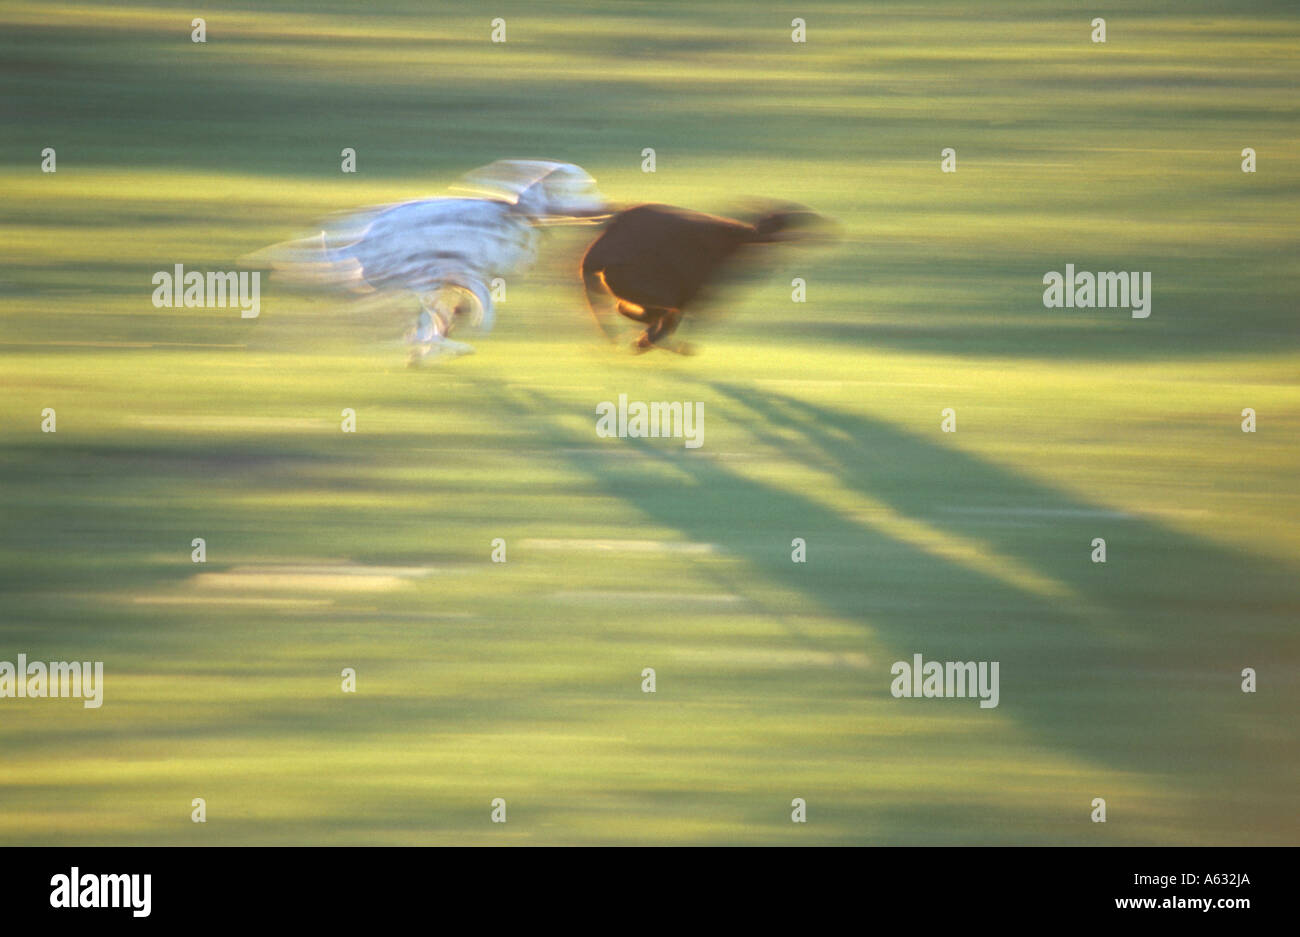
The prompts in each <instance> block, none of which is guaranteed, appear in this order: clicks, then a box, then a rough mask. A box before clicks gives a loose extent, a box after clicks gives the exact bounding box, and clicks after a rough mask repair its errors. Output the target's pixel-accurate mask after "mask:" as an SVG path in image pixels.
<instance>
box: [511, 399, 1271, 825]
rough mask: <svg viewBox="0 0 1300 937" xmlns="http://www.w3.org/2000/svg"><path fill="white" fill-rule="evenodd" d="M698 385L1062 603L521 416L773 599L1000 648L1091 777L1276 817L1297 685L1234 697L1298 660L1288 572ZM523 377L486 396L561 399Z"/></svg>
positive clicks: (853, 520) (814, 504)
mask: <svg viewBox="0 0 1300 937" xmlns="http://www.w3.org/2000/svg"><path fill="white" fill-rule="evenodd" d="M704 386H707V387H709V388H711V390H712V392H713V393H714V394H715V395H717V394H720V395H723V396H724V397H725V398H726V399H727V400H728V401H729V402H730V403H731V404H734V405H737V406H740V407H743V408H745V409H747V410H748V411H749V412H750V413H752V414H753V415H754V416H755V417H756V418H758V419H759V420H761V421H767V422H770V424H771V425H774V426H780V427H783V428H785V429H787V430H791V431H793V432H795V433H797V434H799V435H800V436H801V438H802V439H803V440H804V442H805V443H806V445H805V447H804V448H803V449H802V450H801V451H800V452H799V453H798V454H797V455H792V458H794V459H795V460H796V461H799V462H801V463H804V464H806V465H808V466H810V467H813V468H819V469H823V470H826V471H828V472H832V473H834V474H836V475H837V476H838V478H839V479H840V480H841V482H842V483H843V485H845V486H846V487H847V488H849V489H851V490H853V491H856V492H859V493H863V494H865V495H868V496H869V497H870V498H871V499H872V500H873V501H874V502H884V503H885V504H886V505H887V506H888V508H889V509H890V510H891V511H893V512H895V513H901V514H904V515H907V516H908V517H912V518H922V519H923V520H925V521H926V522H928V523H929V524H930V525H931V526H932V527H933V528H936V529H938V530H939V532H940V534H941V535H942V534H948V535H951V536H954V537H965V538H968V539H969V540H971V541H974V542H978V543H983V544H985V545H987V547H988V548H989V549H990V550H991V551H992V553H993V554H994V555H995V556H1003V557H1010V558H1012V559H1014V560H1015V561H1017V562H1018V563H1020V564H1022V565H1024V566H1027V567H1030V568H1032V569H1033V570H1035V571H1037V572H1038V573H1039V574H1040V575H1041V576H1042V577H1046V578H1047V579H1050V580H1052V581H1054V582H1056V583H1057V584H1058V585H1060V586H1061V587H1063V589H1064V590H1065V594H1068V595H1070V596H1071V597H1070V598H1068V599H1061V598H1053V597H1051V596H1045V595H1043V594H1040V592H1039V591H1036V590H1034V589H1028V588H1023V587H1021V586H1019V585H1017V583H1016V582H1015V581H1014V580H1013V579H1008V578H1007V577H1004V576H997V575H989V573H988V572H987V571H986V569H982V568H980V567H977V566H970V565H967V564H963V563H961V562H956V561H954V560H952V559H951V558H950V557H947V556H944V555H936V554H935V553H934V552H932V551H928V550H926V549H923V548H920V547H918V546H917V545H916V544H914V543H910V542H907V541H906V540H905V539H900V538H898V537H895V536H891V534H890V533H889V532H888V531H887V530H882V529H881V528H880V527H879V526H878V525H876V524H874V523H873V518H872V513H871V511H870V510H866V511H863V512H856V511H847V512H846V511H845V510H840V509H836V508H832V507H829V506H827V505H826V504H825V503H823V501H821V500H819V499H818V498H816V497H813V496H811V495H810V494H804V493H800V492H798V491H792V490H789V489H787V488H783V487H778V486H777V485H774V484H771V483H768V482H766V481H759V480H756V479H754V478H750V477H746V476H745V475H744V474H743V473H742V472H740V471H733V470H731V469H729V468H728V467H727V466H726V464H725V463H723V462H721V461H719V460H717V459H715V458H711V457H709V456H708V455H706V454H703V451H698V452H695V453H690V452H686V451H684V450H682V449H677V448H675V449H665V448H656V447H655V446H654V445H653V442H654V441H652V440H636V439H626V440H620V443H623V444H626V445H629V446H636V447H637V449H638V450H639V451H640V452H642V453H643V454H645V455H647V456H649V457H651V458H653V459H654V460H656V461H657V462H661V463H663V464H664V465H665V467H667V466H671V469H672V470H673V471H671V472H664V473H659V474H656V475H654V476H653V477H647V473H645V472H644V471H643V470H642V469H640V468H638V466H636V465H634V464H628V463H626V462H623V461H621V460H594V461H593V460H591V459H589V458H583V457H582V456H581V454H580V453H575V452H574V450H573V449H572V444H573V442H574V440H573V437H572V435H571V434H570V433H568V432H567V431H566V430H564V429H562V428H561V427H560V426H559V425H557V424H556V423H554V422H547V423H543V424H537V423H533V426H534V431H535V432H536V433H538V434H539V435H541V436H544V437H546V439H547V441H548V442H550V443H552V444H555V447H556V450H557V451H562V452H563V453H564V457H565V458H567V459H569V461H570V462H571V463H572V464H573V465H574V466H576V467H577V468H579V469H580V470H581V471H583V472H584V473H585V474H586V475H587V477H588V478H589V479H590V481H591V483H592V484H593V486H595V487H596V488H597V489H599V490H601V491H603V492H604V493H606V494H609V495H613V496H616V497H619V498H621V499H622V500H623V501H624V502H626V503H628V504H630V505H632V506H634V507H635V508H637V509H638V510H639V511H641V512H642V513H643V514H645V515H646V516H647V517H649V518H652V519H653V520H654V521H655V522H656V523H659V524H662V525H667V526H671V527H673V528H675V529H677V530H679V531H681V533H682V534H683V535H684V536H686V537H688V538H690V539H692V540H704V541H710V542H715V543H719V544H722V545H723V546H724V547H725V549H726V550H728V551H729V552H730V553H731V554H733V555H735V556H738V557H741V558H742V559H744V560H745V561H746V562H747V564H748V566H749V567H750V569H751V570H752V571H753V573H754V574H755V575H757V576H759V577H762V578H763V579H764V581H767V582H771V583H773V584H775V585H778V586H782V587H784V588H785V590H787V591H788V592H790V593H793V594H797V595H799V596H801V597H802V599H801V600H800V603H801V606H802V607H797V608H790V609H782V610H781V611H784V612H792V613H793V612H807V611H809V610H810V609H812V610H825V611H829V612H832V613H834V614H836V615H838V616H841V617H843V618H845V619H848V620H851V621H852V620H858V621H862V620H868V619H869V620H870V621H871V623H872V626H873V627H875V628H876V629H877V630H878V632H879V634H880V637H881V639H882V641H883V642H884V644H885V645H886V646H887V647H888V649H889V651H890V652H891V653H894V654H896V655H897V656H896V657H895V658H894V659H898V660H904V659H909V658H910V655H911V654H913V653H922V654H923V655H924V656H925V658H926V659H927V660H972V659H974V660H997V661H1000V662H1001V671H1002V705H1001V707H1000V708H999V712H1000V713H1001V714H1002V715H1003V716H1004V717H1009V718H1012V719H1014V720H1016V721H1017V722H1018V723H1019V724H1021V725H1022V726H1024V727H1025V728H1026V729H1028V730H1029V731H1030V732H1031V733H1033V735H1034V737H1035V738H1036V739H1037V740H1038V741H1039V742H1040V743H1041V744H1043V745H1046V746H1049V747H1051V748H1053V749H1055V750H1059V751H1062V752H1065V753H1068V754H1071V755H1073V756H1076V757H1078V758H1083V759H1086V760H1087V761H1088V762H1089V763H1090V764H1093V765H1095V766H1098V768H1099V770H1100V769H1109V770H1118V771H1133V772H1140V773H1142V774H1145V775H1154V776H1157V777H1159V778H1160V779H1161V780H1162V784H1163V786H1164V787H1166V788H1174V789H1181V790H1184V791H1185V792H1187V793H1189V794H1191V795H1192V796H1193V797H1195V798H1197V799H1198V800H1199V803H1200V805H1201V809H1202V810H1214V811H1218V815H1219V816H1222V815H1223V814H1224V812H1225V811H1226V812H1231V811H1232V810H1233V809H1237V810H1238V811H1240V814H1239V819H1240V823H1239V824H1238V825H1237V826H1235V827H1234V828H1236V829H1242V830H1245V829H1247V828H1251V827H1254V828H1262V827H1265V826H1267V825H1268V824H1270V823H1275V821H1276V817H1277V816H1278V813H1277V810H1278V808H1279V804H1282V803H1284V799H1285V797H1286V796H1288V795H1287V794H1286V791H1288V790H1289V788H1290V785H1291V781H1290V780H1288V779H1289V778H1293V777H1294V773H1295V764H1294V752H1295V748H1294V745H1293V744H1292V745H1290V746H1289V747H1288V748H1287V749H1286V752H1287V757H1277V755H1278V752H1277V751H1276V750H1275V748H1273V747H1272V746H1270V745H1269V744H1268V743H1267V742H1266V741H1265V740H1266V739H1267V738H1269V737H1270V735H1272V734H1275V733H1276V732H1277V731H1282V732H1284V733H1286V734H1287V735H1288V737H1290V738H1291V739H1292V743H1293V741H1294V737H1293V735H1291V734H1290V730H1289V728H1288V727H1286V724H1285V722H1283V716H1282V714H1283V713H1284V712H1285V711H1286V705H1287V704H1288V702H1294V698H1293V693H1292V692H1291V691H1289V690H1288V691H1284V692H1285V693H1286V694H1288V697H1289V698H1288V699H1278V698H1277V697H1274V699H1273V700H1272V701H1269V702H1265V701H1264V700H1262V699H1261V700H1259V703H1260V704H1262V705H1259V706H1257V707H1256V708H1253V709H1252V706H1254V705H1255V700H1254V699H1252V698H1249V697H1247V696H1246V694H1242V693H1241V692H1240V688H1239V682H1240V677H1239V676H1238V674H1239V672H1240V670H1241V668H1242V667H1243V666H1255V667H1260V666H1265V665H1267V664H1268V663H1280V662H1282V661H1285V660H1287V659H1288V657H1287V655H1288V651H1287V649H1286V639H1287V637H1288V633H1289V630H1288V629H1289V623H1290V621H1292V620H1293V618H1294V614H1295V605H1296V603H1295V594H1294V588H1293V586H1292V581H1293V579H1294V575H1293V573H1292V571H1291V570H1287V569H1285V568H1283V567H1281V566H1280V565H1278V564H1275V563H1272V562H1269V561H1266V560H1262V559H1260V558H1258V557H1255V556H1251V555H1248V554H1245V553H1240V552H1234V551H1231V550H1228V549H1225V548H1223V547H1219V546H1216V545H1212V544H1209V543H1206V542H1200V541H1196V540H1195V539H1193V538H1189V537H1186V536H1184V535H1182V534H1179V533H1177V532H1174V531H1171V530H1168V529H1165V528H1163V527H1160V526H1158V525H1155V524H1152V523H1150V522H1147V521H1144V520H1142V519H1140V518H1135V517H1124V516H1118V517H1117V516H1114V515H1113V512H1109V513H1108V512H1105V511H1099V509H1098V508H1097V507H1096V506H1095V505H1090V504H1087V503H1084V502H1080V501H1076V500H1073V499H1071V498H1069V497H1068V496H1066V495H1064V494H1062V493H1061V492H1058V491H1055V490H1052V489H1049V488H1046V487H1043V486H1041V485H1038V484H1035V483H1034V482H1032V481H1029V480H1027V479H1025V478H1023V477H1020V476H1017V475H1015V474H1013V473H1010V472H1007V471H1005V470H1002V469H1000V468H998V467H996V466H993V465H989V464H987V463H984V462H981V461H980V460H978V459H976V458H974V457H971V456H969V455H967V454H965V453H961V452H958V451H955V450H953V449H950V448H946V447H944V446H941V445H937V444H934V443H930V442H927V441H925V440H922V439H919V438H917V437H912V436H909V435H908V434H906V433H903V432H901V431H899V430H897V429H896V428H894V427H892V426H890V425H888V424H886V423H882V422H880V421H878V420H874V419H871V418H868V417H864V416H861V415H850V414H845V413H840V412H835V411H830V410H825V409H822V408H819V407H815V406H812V405H809V404H806V403H803V402H802V401H797V400H793V399H791V398H788V397H782V396H779V395H773V394H768V393H765V392H762V391H759V390H757V389H756V388H753V387H744V388H742V387H738V386H735V385H727V384H706V385H704ZM485 392H487V393H490V394H491V393H493V392H492V391H490V390H487V389H485ZM514 392H515V393H516V394H522V395H523V396H524V397H525V398H526V400H525V401H521V400H520V399H519V397H515V398H513V399H511V398H509V397H507V396H506V395H503V394H500V393H495V394H494V395H495V396H496V398H497V400H498V402H499V404H500V405H501V406H502V407H504V408H506V410H507V412H509V411H513V412H515V413H517V414H518V415H519V416H520V417H521V418H525V419H534V420H535V415H536V414H537V413H547V412H551V413H561V412H563V411H564V406H563V405H562V404H560V403H559V402H557V401H555V400H552V399H551V398H549V397H548V396H547V395H546V394H544V393H540V392H536V391H520V390H518V389H517V388H516V389H515V391H514ZM697 399H708V398H707V397H700V398H697ZM715 412H716V410H715ZM760 425H763V424H761V423H760ZM682 475H684V476H685V478H686V481H682V480H681V476H682ZM945 506H948V507H956V508H958V509H960V508H962V507H973V508H979V507H981V506H985V507H988V508H990V513H989V514H980V513H975V514H972V515H963V514H962V513H960V511H957V512H955V513H944V512H943V511H942V510H941V508H944V507H945ZM1007 507H1010V508H1017V507H1019V508H1028V509H1030V510H1031V511H1032V512H1033V513H1030V514H1027V515H1014V514H1013V515H1011V522H1010V523H1006V520H1007V515H1006V514H1000V513H999V512H1000V511H1001V510H1002V509H1003V508H1007ZM990 521H992V522H990ZM1099 525H1102V526H1103V528H1104V529H1101V530H1099ZM1106 534H1110V537H1108V539H1109V540H1113V541H1115V542H1117V543H1121V544H1127V545H1129V546H1124V547H1122V548H1121V550H1120V551H1119V552H1120V554H1121V555H1122V556H1123V561H1122V562H1117V558H1118V557H1116V556H1114V555H1113V556H1112V558H1111V560H1110V562H1108V563H1107V564H1105V565H1099V564H1093V563H1091V562H1090V559H1089V544H1090V541H1091V537H1092V536H1094V535H1103V536H1104V535H1106ZM795 536H801V537H805V538H806V539H807V540H808V542H809V545H810V547H809V549H810V561H809V562H808V563H807V564H803V565H797V564H794V563H792V562H791V561H790V555H789V550H790V541H791V538H792V537H795ZM802 603H806V606H804V605H803V604H802ZM889 663H890V662H889V661H884V662H881V664H880V665H879V668H878V672H877V673H874V674H871V675H870V676H868V678H867V679H868V680H871V681H873V682H874V683H875V684H876V686H874V687H865V688H864V689H865V690H866V692H869V693H873V692H879V693H882V694H883V693H887V692H888V685H889V681H890V675H889V673H888V665H889ZM1275 672H1276V671H1275ZM1279 676H1280V675H1279ZM1280 682H1282V681H1281V680H1279V683H1280ZM1292 708H1294V707H1292ZM1228 791H1230V792H1231V795H1230V796H1228V795H1226V794H1224V793H1223V792H1228ZM1220 797H1227V799H1226V800H1223V801H1219V798H1220ZM1283 809H1285V808H1283ZM1284 815H1285V814H1284ZM1269 818H1272V819H1271V820H1270V819H1269Z"/></svg>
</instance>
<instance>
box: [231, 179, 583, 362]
mask: <svg viewBox="0 0 1300 937" xmlns="http://www.w3.org/2000/svg"><path fill="white" fill-rule="evenodd" d="M453 188H455V189H459V190H461V191H467V192H470V193H473V194H469V195H465V196H447V197H442V198H428V199H417V200H415V201H411V202H401V203H399V204H396V205H387V206H381V207H379V208H372V209H368V210H365V211H362V212H358V213H354V214H350V215H346V216H343V217H342V218H340V219H338V220H337V221H334V222H332V223H331V224H330V225H329V226H327V230H324V231H322V232H321V233H320V235H318V236H316V237H312V238H308V239H306V240H301V241H290V242H288V243H285V244H280V245H276V246H275V247H272V248H269V249H268V251H266V252H259V254H258V255H255V259H256V260H264V261H269V264H270V266H271V267H272V269H273V270H274V271H275V272H276V273H277V274H279V275H280V276H281V278H287V279H289V280H291V281H296V282H299V283H310V284H316V285H327V286H333V287H344V288H348V289H352V290H366V289H371V290H381V291H409V292H411V293H413V294H415V296H416V297H418V298H419V300H420V305H421V307H422V309H421V312H420V315H419V318H418V319H417V320H416V325H415V329H414V330H413V331H412V332H411V333H410V334H409V335H408V341H409V342H410V343H411V344H412V345H413V346H414V349H413V350H412V352H411V363H412V364H416V363H418V362H419V361H420V360H421V359H423V358H424V357H425V356H426V355H428V354H430V353H431V352H434V353H437V354H441V355H460V354H467V353H470V352H472V351H473V348H472V347H471V346H469V345H466V344H464V343H463V342H457V341H452V339H451V338H450V337H449V336H450V335H451V332H452V331H453V330H454V329H455V328H457V327H458V326H462V325H464V326H468V327H471V328H476V329H477V330H478V331H479V332H481V333H483V334H486V333H487V332H488V331H490V330H491V328H492V323H493V321H494V313H493V304H492V294H491V290H490V285H491V282H492V279H493V278H494V277H499V276H505V275H506V274H513V273H519V272H522V271H523V270H525V269H527V267H528V266H529V265H530V264H531V263H532V262H533V260H534V259H535V258H536V254H537V230H536V228H537V226H538V225H541V224H557V223H564V222H572V221H578V220H579V219H587V218H591V217H593V216H595V215H600V214H603V213H606V212H607V211H608V208H607V206H606V202H605V199H604V198H603V197H602V196H601V194H600V193H599V192H598V191H597V190H596V185H595V180H594V179H592V178H591V176H589V175H588V174H587V173H586V172H584V171H583V170H582V169H581V168H579V167H578V166H575V165H573V164H571V163H556V162H550V161H545V160H513V159H507V160H498V161H497V162H495V163H491V164H490V165H487V166H484V167H482V168H480V169H476V170H474V171H473V172H471V173H469V174H468V175H466V176H465V177H464V178H463V179H462V180H461V183H460V185H458V186H456V187H453Z"/></svg>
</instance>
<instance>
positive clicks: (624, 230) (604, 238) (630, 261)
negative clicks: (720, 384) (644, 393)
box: [582, 205, 818, 354]
mask: <svg viewBox="0 0 1300 937" xmlns="http://www.w3.org/2000/svg"><path fill="white" fill-rule="evenodd" d="M817 220H818V216H817V215H816V214H815V213H813V212H811V211H808V210H807V209H804V208H787V209H782V210H780V211H774V212H771V213H769V214H767V215H764V216H763V217H762V218H760V219H759V220H758V221H757V222H755V223H754V224H746V223H745V222H743V221H734V220H732V219H730V218H721V217H718V216H716V215H704V214H700V213H699V212H693V211H686V210H685V209H681V208H672V207H671V206H668V205H638V206H637V207H636V208H630V209H628V210H626V211H623V212H620V213H619V214H617V215H615V216H614V219H613V221H611V222H610V223H609V225H608V227H606V228H605V231H604V233H603V234H601V236H600V237H598V238H596V240H595V241H594V242H593V243H592V245H591V247H589V248H588V249H587V254H586V256H585V257H583V259H582V279H583V282H584V283H585V284H586V286H587V303H588V305H589V306H590V307H591V312H592V315H593V316H595V317H596V322H597V324H598V325H599V326H600V328H601V330H602V331H603V332H605V334H606V336H607V337H610V338H611V340H612V336H611V334H610V331H609V330H608V329H607V328H606V327H605V323H604V320H603V318H602V315H603V314H602V311H601V305H608V303H607V302H606V303H604V304H602V303H601V302H600V300H601V298H602V297H608V296H613V298H614V299H615V300H616V301H617V303H618V311H619V313H620V314H622V315H624V316H626V317H627V318H629V319H631V320H633V321H634V322H641V323H644V324H645V326H646V329H645V331H644V332H642V333H641V336H640V337H639V338H638V339H637V340H636V342H635V343H634V344H633V350H634V351H636V352H637V353H640V352H645V351H649V350H650V349H651V348H663V349H666V350H668V351H675V352H678V353H679V354H689V353H690V347H689V346H688V345H686V344H685V343H684V342H674V341H672V340H671V336H672V334H673V332H674V331H675V330H676V328H677V326H678V325H679V324H680V323H681V319H682V310H683V309H685V308H686V306H687V304H689V303H690V302H691V301H692V300H693V299H695V298H696V296H697V295H699V293H700V291H701V289H702V288H704V287H705V286H706V285H708V284H709V283H710V282H711V281H712V280H713V279H714V278H715V277H716V276H717V275H718V274H719V272H720V270H721V269H722V268H723V267H724V265H725V264H726V263H727V261H728V260H729V259H731V257H732V255H733V254H735V253H736V251H737V250H739V249H740V248H741V247H743V246H745V245H747V244H764V243H771V242H775V241H782V240H788V239H790V238H791V237H792V236H794V235H793V231H794V230H795V229H799V228H805V227H807V226H808V225H810V224H812V223H815V222H816V221H817Z"/></svg>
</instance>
